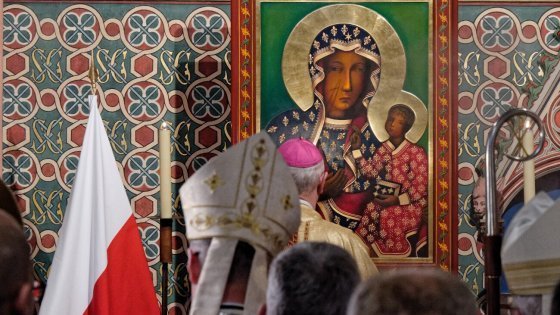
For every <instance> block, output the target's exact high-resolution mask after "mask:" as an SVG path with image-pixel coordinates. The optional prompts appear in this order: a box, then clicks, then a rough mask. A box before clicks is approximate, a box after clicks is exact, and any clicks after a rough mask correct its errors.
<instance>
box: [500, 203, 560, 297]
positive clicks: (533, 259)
mask: <svg viewBox="0 0 560 315" xmlns="http://www.w3.org/2000/svg"><path fill="white" fill-rule="evenodd" d="M558 229H560V201H557V202H554V201H553V200H552V199H550V197H549V196H548V195H547V194H546V193H544V192H540V193H539V194H538V195H537V196H536V197H535V198H533V199H532V200H531V201H530V202H529V203H527V204H526V205H525V206H524V207H523V208H521V210H519V212H518V213H517V214H516V215H515V217H513V219H512V221H511V223H510V224H509V226H508V229H507V231H506V233H505V235H504V240H503V244H502V265H503V269H504V273H505V276H506V279H507V282H508V286H509V288H510V290H511V291H512V292H513V293H515V294H518V295H533V294H549V293H552V291H553V289H554V286H555V285H556V283H557V282H558V281H559V280H560V233H559V232H558Z"/></svg>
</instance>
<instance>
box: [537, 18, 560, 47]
mask: <svg viewBox="0 0 560 315" xmlns="http://www.w3.org/2000/svg"><path fill="white" fill-rule="evenodd" d="M539 28H540V36H541V39H542V42H543V43H544V45H545V46H546V47H547V48H548V49H549V51H554V52H556V53H557V52H558V49H560V11H554V12H552V13H550V14H548V15H545V16H543V17H542V18H541V21H540V24H539Z"/></svg>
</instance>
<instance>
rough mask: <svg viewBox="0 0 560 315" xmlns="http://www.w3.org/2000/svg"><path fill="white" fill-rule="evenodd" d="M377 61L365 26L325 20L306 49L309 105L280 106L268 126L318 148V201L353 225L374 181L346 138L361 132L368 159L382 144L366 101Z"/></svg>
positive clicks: (329, 214)
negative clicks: (321, 171)
mask: <svg viewBox="0 0 560 315" xmlns="http://www.w3.org/2000/svg"><path fill="white" fill-rule="evenodd" d="M380 65H381V61H380V55H379V49H378V47H377V44H376V42H375V40H374V39H373V37H372V36H371V35H370V34H369V33H368V32H366V31H365V30H364V29H362V28H361V27H359V26H356V25H349V24H334V25H329V26H327V27H326V28H324V29H322V30H321V31H320V32H319V34H317V36H316V37H315V39H314V40H313V43H312V45H311V49H310V51H309V62H308V70H309V76H310V77H311V81H312V86H313V94H314V96H315V97H314V102H313V106H312V107H311V108H310V109H308V110H307V111H302V110H290V111H287V112H284V113H282V114H281V115H279V116H277V117H276V118H275V119H273V120H272V121H271V122H270V123H269V125H268V126H267V131H268V132H269V134H270V135H271V136H272V137H273V138H274V139H275V140H276V141H277V142H278V143H279V144H281V143H283V142H284V141H286V140H287V139H289V138H293V137H304V138H307V139H309V140H311V141H312V142H313V143H315V144H316V145H317V146H318V147H319V148H320V149H321V150H322V152H323V154H324V157H325V161H326V165H327V167H328V172H329V177H328V179H327V183H326V187H325V193H324V194H323V197H324V198H323V199H324V200H322V201H321V202H319V207H320V209H321V212H322V214H323V216H324V217H325V218H326V219H329V220H331V221H333V222H335V223H337V224H340V225H342V226H345V227H347V228H350V229H355V228H356V226H357V224H358V223H359V221H360V218H361V215H362V212H363V209H364V208H365V205H366V204H367V202H368V201H370V199H371V194H370V193H368V188H369V187H370V186H371V184H372V183H371V181H370V180H369V179H365V180H362V179H361V178H360V177H359V174H358V168H357V165H356V161H355V159H354V158H353V157H352V152H351V148H350V141H349V139H350V136H351V135H352V134H353V133H360V135H361V136H360V137H361V143H362V147H361V148H360V150H361V152H362V154H363V155H364V158H366V159H370V158H371V157H372V155H373V153H374V152H375V150H376V148H377V147H379V145H380V142H379V141H378V140H377V138H376V137H375V135H374V134H373V133H372V131H371V130H370V128H369V124H368V119H367V106H368V104H369V102H370V100H371V98H372V97H373V96H374V95H375V92H376V90H377V87H378V85H379V79H380V75H381V67H380Z"/></svg>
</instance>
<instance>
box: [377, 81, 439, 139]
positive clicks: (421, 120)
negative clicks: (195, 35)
mask: <svg viewBox="0 0 560 315" xmlns="http://www.w3.org/2000/svg"><path fill="white" fill-rule="evenodd" d="M396 104H403V105H406V106H408V107H410V109H412V111H413V112H414V116H415V119H414V124H413V125H412V127H411V128H410V130H409V131H408V132H407V133H406V135H405V138H406V139H407V140H408V141H410V142H412V143H416V142H418V140H420V138H422V135H423V134H424V130H426V125H427V123H428V109H427V108H426V106H425V105H424V103H423V102H422V101H421V100H420V99H419V98H418V97H416V96H415V95H414V94H411V93H409V92H406V91H400V93H398V95H397V97H396V99H395V101H394V103H392V104H386V105H384V106H382V107H378V108H377V112H376V114H375V115H374V116H373V115H370V117H369V120H370V123H371V126H370V127H371V129H372V130H373V133H374V134H375V136H376V137H377V139H379V141H381V142H383V141H386V140H388V139H389V135H388V134H387V131H386V130H385V121H386V120H387V115H388V114H389V109H391V107H393V105H396Z"/></svg>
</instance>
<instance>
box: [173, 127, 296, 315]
mask: <svg viewBox="0 0 560 315" xmlns="http://www.w3.org/2000/svg"><path fill="white" fill-rule="evenodd" d="M180 195H181V204H182V206H183V212H184V215H185V223H186V233H187V238H188V239H189V240H194V239H211V242H210V247H209V249H208V254H207V256H206V259H205V262H204V264H203V268H202V271H201V275H200V279H199V282H198V287H197V291H196V295H195V296H194V298H193V301H192V303H191V314H196V315H205V314H208V315H216V314H218V312H219V307H220V304H221V301H222V297H223V292H224V288H225V285H226V282H227V278H228V274H229V269H230V265H231V262H232V259H233V255H234V252H235V248H236V245H237V242H238V241H239V240H242V241H245V242H247V243H249V244H251V245H252V246H253V247H254V249H255V256H254V258H253V263H252V267H251V274H250V277H249V282H248V287H247V292H246V297H245V310H244V314H256V313H257V310H258V308H259V307H260V305H262V304H263V303H264V302H265V296H266V295H265V293H266V285H267V282H268V281H267V274H268V257H267V256H268V255H270V256H272V257H273V256H275V255H276V254H278V253H279V252H280V251H281V250H282V249H284V248H285V247H286V246H287V244H288V241H289V240H290V238H291V237H292V235H293V234H294V233H295V232H296V231H297V228H298V226H299V222H300V207H299V198H298V192H297V188H296V186H295V183H294V182H293V179H292V176H291V174H290V171H289V169H288V167H287V166H286V164H285V163H284V160H283V159H282V157H281V155H280V154H279V153H277V150H276V146H275V144H274V143H273V142H272V140H271V139H270V137H269V136H268V135H267V134H266V133H265V132H261V133H259V134H256V135H254V136H252V137H250V138H249V139H247V140H245V141H243V142H241V143H239V144H237V145H235V146H233V147H231V148H230V149H228V150H227V151H225V152H224V153H222V154H220V155H218V156H217V157H215V158H213V159H211V160H210V161H209V162H208V163H206V164H205V165H204V166H203V167H202V168H200V169H199V170H197V171H196V172H195V173H194V174H193V175H192V176H191V177H190V178H189V179H188V180H187V181H186V182H185V184H184V185H183V186H182V187H181V189H180Z"/></svg>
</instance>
